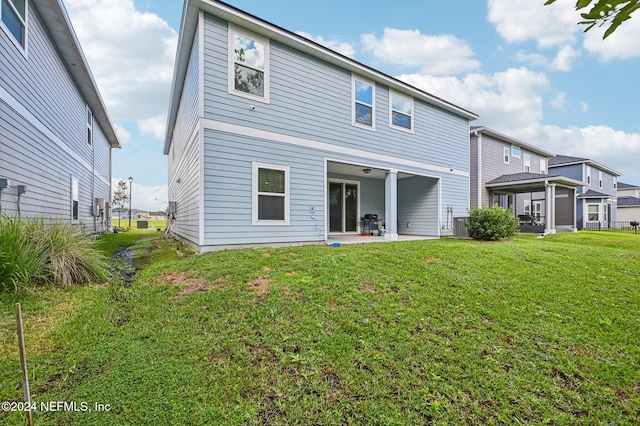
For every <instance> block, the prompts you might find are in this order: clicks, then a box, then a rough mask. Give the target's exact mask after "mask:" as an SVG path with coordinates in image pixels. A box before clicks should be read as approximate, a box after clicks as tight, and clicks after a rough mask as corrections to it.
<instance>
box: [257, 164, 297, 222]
mask: <svg viewBox="0 0 640 426" xmlns="http://www.w3.org/2000/svg"><path fill="white" fill-rule="evenodd" d="M253 224H254V225H288V224H289V167H287V166H277V165H272V164H262V163H253Z"/></svg>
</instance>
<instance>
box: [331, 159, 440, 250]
mask: <svg viewBox="0 0 640 426" xmlns="http://www.w3.org/2000/svg"><path fill="white" fill-rule="evenodd" d="M326 170H327V173H326V179H327V182H326V194H325V199H326V202H325V205H326V230H327V241H334V242H341V243H349V242H368V241H380V240H386V241H397V240H399V239H401V238H402V239H404V237H407V236H413V237H419V238H425V237H439V236H440V223H441V216H440V213H439V212H440V208H439V207H440V178H438V177H431V176H424V175H418V174H414V173H408V172H403V171H398V170H394V169H391V168H384V167H380V166H371V165H366V164H353V163H346V162H340V161H337V160H327V165H326ZM369 215H376V216H377V223H375V224H374V226H365V220H364V219H365V217H369ZM367 225H368V224H367ZM376 225H377V226H376ZM376 228H377V229H376ZM378 230H379V232H378ZM362 234H365V235H368V236H367V237H364V236H361V235H362ZM371 234H373V235H371Z"/></svg>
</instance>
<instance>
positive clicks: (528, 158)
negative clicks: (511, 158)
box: [524, 154, 531, 173]
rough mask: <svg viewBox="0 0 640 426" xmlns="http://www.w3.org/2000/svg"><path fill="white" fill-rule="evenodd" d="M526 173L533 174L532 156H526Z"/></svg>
mask: <svg viewBox="0 0 640 426" xmlns="http://www.w3.org/2000/svg"><path fill="white" fill-rule="evenodd" d="M524 171H525V173H529V172H531V156H530V155H529V154H524Z"/></svg>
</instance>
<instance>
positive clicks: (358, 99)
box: [351, 76, 376, 130]
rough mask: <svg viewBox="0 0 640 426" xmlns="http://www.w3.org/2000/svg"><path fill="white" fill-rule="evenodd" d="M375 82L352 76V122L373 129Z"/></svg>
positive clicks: (374, 126)
mask: <svg viewBox="0 0 640 426" xmlns="http://www.w3.org/2000/svg"><path fill="white" fill-rule="evenodd" d="M375 88H376V87H375V84H374V83H373V82H370V81H367V80H364V79H361V78H359V77H355V76H354V77H353V78H352V88H351V90H352V93H353V111H352V121H351V122H352V124H353V125H354V126H358V127H362V128H365V129H370V130H375V128H376V119H375V97H376V96H375Z"/></svg>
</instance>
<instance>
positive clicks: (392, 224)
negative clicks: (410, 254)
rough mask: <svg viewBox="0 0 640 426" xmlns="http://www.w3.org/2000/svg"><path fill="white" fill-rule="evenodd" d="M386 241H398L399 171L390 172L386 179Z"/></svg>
mask: <svg viewBox="0 0 640 426" xmlns="http://www.w3.org/2000/svg"><path fill="white" fill-rule="evenodd" d="M384 227H385V234H384V239H385V240H389V241H397V240H398V171H397V170H389V171H388V172H387V175H386V176H385V178H384Z"/></svg>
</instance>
